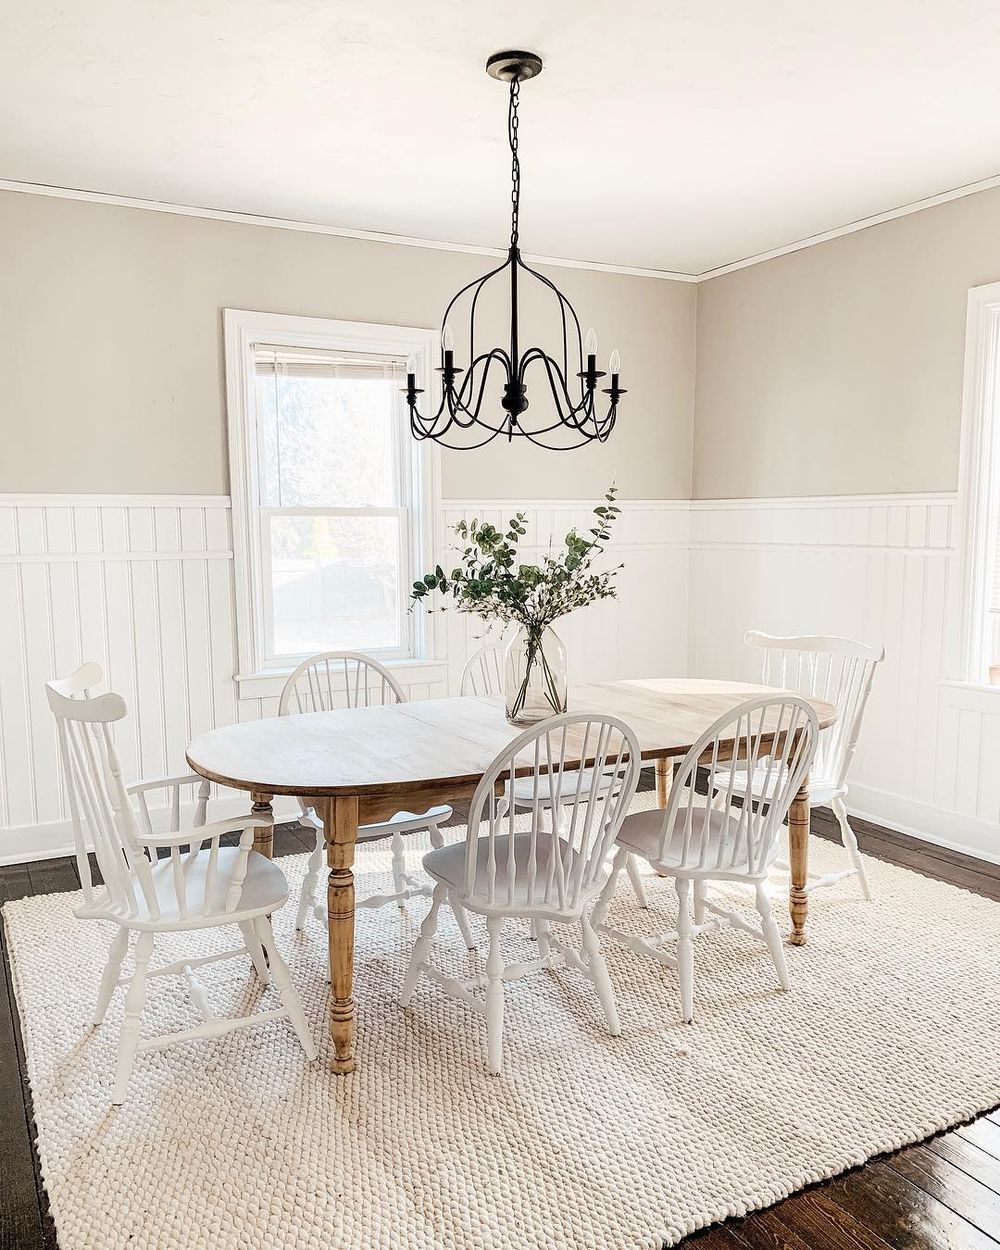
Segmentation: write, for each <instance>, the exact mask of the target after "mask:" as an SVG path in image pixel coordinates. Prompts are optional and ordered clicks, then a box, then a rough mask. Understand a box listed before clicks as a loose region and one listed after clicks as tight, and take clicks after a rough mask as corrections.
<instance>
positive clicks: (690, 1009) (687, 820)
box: [593, 695, 819, 1023]
mask: <svg viewBox="0 0 1000 1250" xmlns="http://www.w3.org/2000/svg"><path fill="white" fill-rule="evenodd" d="M818 735H819V722H818V719H817V717H816V713H815V711H814V710H813V708H812V707H811V706H810V704H809V703H807V702H806V701H805V699H802V698H800V697H798V696H795V695H768V696H765V697H763V698H757V699H750V700H748V701H747V702H745V703H742V704H740V706H739V707H736V708H734V709H732V710H731V711H729V712H726V713H725V714H724V715H723V716H720V717H719V719H718V720H717V721H716V722H715V724H714V725H710V726H709V728H708V729H706V730H705V732H704V733H703V734H702V735H701V737H700V738H699V739H698V741H697V742H695V743H694V744H693V745H692V747H691V749H690V750H689V751H688V753H687V755H686V756H685V757H684V760H683V762H682V764H681V766H680V768H679V769H678V772H677V777H676V782H675V785H674V786H673V788H672V789H671V791H670V796H669V798H668V800H667V806H666V807H665V808H664V809H663V810H662V811H661V810H654V811H649V812H634V813H633V814H632V815H630V816H626V817H625V820H624V821H623V823H622V826H621V829H620V830H619V832H618V839H617V842H618V849H617V851H616V854H615V859H614V866H613V869H612V873H611V877H610V878H609V880H608V883H607V886H606V887H605V889H604V892H603V893H602V895H601V897H600V900H599V901H598V903H597V906H596V907H595V908H594V916H593V921H594V924H595V926H596V927H598V928H599V929H601V931H602V932H605V933H608V934H610V936H611V937H612V938H614V940H615V941H617V942H619V943H621V944H622V945H623V946H627V947H629V949H631V950H633V951H635V952H636V953H637V954H640V955H648V956H650V957H651V958H653V959H655V960H656V961H657V962H659V963H661V964H665V965H666V966H668V967H671V968H676V969H677V973H678V979H679V981H680V998H681V1019H682V1020H683V1021H684V1022H685V1023H690V1021H691V1020H692V1018H693V1015H694V939H695V938H696V937H698V936H699V935H701V934H702V933H707V932H710V931H712V930H715V929H719V928H721V927H722V926H723V924H729V925H731V926H732V927H734V928H737V929H743V930H745V931H746V932H747V933H751V934H753V935H754V936H755V937H759V938H761V939H762V940H763V941H764V942H765V943H766V945H767V949H768V951H769V952H770V954H771V959H772V960H773V961H774V967H775V970H776V971H777V973H778V980H779V982H780V984H781V988H782V989H784V990H787V989H789V988H790V985H789V980H788V969H787V967H786V965H785V953H784V949H783V947H782V944H781V934H780V932H779V931H778V926H777V923H776V922H775V919H774V916H773V915H772V913H771V904H770V899H769V898H768V894H767V874H768V868H769V867H770V864H771V863H772V861H773V859H774V857H775V855H776V854H777V850H778V835H779V833H780V832H781V827H782V824H783V822H784V820H785V817H786V816H787V814H788V810H789V808H790V807H791V805H792V801H793V800H794V798H795V796H796V794H797V793H798V789H799V786H800V785H801V784H802V782H803V780H804V779H805V776H806V773H807V772H808V770H809V766H810V763H811V761H812V758H813V755H814V753H815V750H816V741H817V737H818ZM726 744H731V746H727V745H726ZM730 753H731V755H732V757H733V758H737V759H745V760H746V761H747V764H748V771H737V770H735V769H732V768H730V767H729V766H728V765H724V764H723V762H722V760H723V758H724V757H728V756H729V755H730ZM699 765H700V766H701V767H706V766H707V768H708V774H709V785H710V786H712V787H713V790H710V793H712V792H713V791H714V792H717V793H719V795H720V797H721V798H722V799H723V800H724V801H723V802H722V803H720V804H718V805H716V806H701V805H696V804H694V803H692V802H691V801H690V799H691V797H692V796H693V794H694V783H695V779H696V777H697V773H698V768H699ZM758 765H760V766H761V767H762V768H763V773H760V774H758V771H757V770H758ZM751 777H757V782H758V783H759V784H757V783H754V784H751V781H750V778H751ZM629 855H639V856H641V857H642V858H643V859H645V860H646V861H647V862H648V863H649V864H650V865H651V866H652V868H653V869H654V870H655V871H656V872H657V873H658V874H659V875H660V876H664V877H673V878H674V882H675V885H676V888H677V902H678V911H677V928H676V930H674V931H673V932H670V933H665V934H662V935H658V936H655V937H652V938H648V937H642V936H638V935H636V934H632V933H623V932H621V931H620V930H617V929H613V928H611V927H610V926H607V925H606V924H605V921H606V918H607V914H608V909H609V907H610V905H611V899H612V897H613V895H614V891H615V885H616V883H617V879H618V875H619V873H620V871H621V869H622V868H623V867H624V866H625V863H626V862H627V859H628V857H629ZM711 881H744V882H747V883H749V884H751V885H753V886H754V898H755V902H756V906H757V911H758V913H759V915H760V919H761V928H759V929H758V928H756V927H755V926H754V925H752V924H750V923H749V922H748V921H746V920H745V919H744V918H743V917H742V916H741V915H739V914H738V913H737V912H734V911H732V910H731V909H728V908H725V907H722V906H721V905H719V904H718V903H715V902H713V901H711V899H710V898H709V897H708V893H707V889H708V883H709V882H711ZM692 886H693V895H694V898H693V904H694V908H693V923H692V910H691V903H692V898H691V895H692ZM709 912H711V913H712V919H706V916H707V913H709ZM672 942H676V943H677V955H676V957H675V956H673V955H671V954H669V953H668V952H667V951H666V950H665V949H664V947H665V946H666V945H667V944H668V943H672Z"/></svg>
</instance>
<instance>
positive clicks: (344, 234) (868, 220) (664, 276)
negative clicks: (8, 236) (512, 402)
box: [0, 174, 1000, 283]
mask: <svg viewBox="0 0 1000 1250" xmlns="http://www.w3.org/2000/svg"><path fill="white" fill-rule="evenodd" d="M998 186H1000V174H996V175H993V176H992V177H990V178H982V179H980V180H979V181H978V182H969V183H966V184H965V185H964V186H961V187H955V188H953V189H952V190H950V191H942V192H941V193H940V194H939V195H931V196H928V197H927V198H925V199H922V200H914V201H913V202H912V203H910V204H902V205H900V206H899V207H897V208H890V209H887V210H886V211H885V212H883V213H875V214H873V215H872V216H870V217H859V218H858V220H857V221H851V222H848V223H847V224H846V225H843V226H835V227H833V228H832V229H830V230H825V231H823V232H822V233H820V234H811V235H807V236H806V237H805V238H804V239H796V240H795V241H794V242H792V243H785V244H782V245H781V246H780V247H774V248H771V249H770V250H769V251H766V252H756V253H754V254H753V255H751V256H745V257H743V258H742V259H741V260H734V261H730V262H728V263H727V264H725V265H718V266H716V267H715V268H714V269H705V270H702V272H701V273H682V272H680V271H677V270H670V269H655V268H653V269H650V268H645V267H643V266H640V265H612V264H608V263H607V262H605V261H597V260H578V259H575V258H572V257H568V256H541V255H538V254H537V253H533V252H526V253H525V255H524V259H525V260H526V261H529V262H530V263H531V264H535V265H550V266H553V267H554V268H558V269H586V270H591V271H593V272H595V273H614V274H622V275H624V276H626V277H633V278H656V279H659V280H660V281H665V282H691V283H699V282H710V281H711V280H712V279H713V278H721V277H723V276H724V275H725V274H727V273H736V272H737V271H738V270H740V269H749V268H750V267H751V266H753V265H760V264H763V263H764V261H768V260H777V259H778V258H779V257H781V256H788V255H791V254H792V253H793V252H801V251H805V250H806V249H807V248H810V247H816V246H817V245H818V244H820V243H829V242H830V241H831V240H832V239H840V238H843V237H844V235H848V234H856V233H857V232H858V231H859V230H867V229H868V228H869V227H871V226H880V225H882V224H883V223H884V222H887V221H895V220H896V218H897V217H908V216H910V214H911V213H920V212H923V211H924V209H927V208H935V207H936V206H937V205H939V204H947V203H950V202H951V201H952V200H960V199H964V198H965V197H966V196H968V195H976V194H977V193H978V192H980V191H990V190H992V189H993V188H994V187H998ZM0 191H12V192H14V193H16V194H19V195H42V196H46V197H48V198H51V199H60V200H82V201H83V202H85V203H88V204H109V205H111V206H113V207H116V208H135V209H140V210H143V211H145V212H151V213H169V214H172V215H174V216H178V217H198V218H202V219H204V220H207V221H226V222H233V223H234V224H236V225H244V226H265V227H268V228H270V229H273V230H298V231H303V232H305V233H307V234H327V235H333V236H335V237H337V238H342V239H359V240H361V241H362V242H366V243H389V244H393V245H396V246H399V247H426V248H430V249H432V250H434V251H439V252H462V253H464V254H466V255H470V256H489V257H499V258H502V257H504V256H505V255H506V249H504V248H495V247H480V246H476V245H475V244H472V243H455V242H450V241H447V240H443V239H420V238H415V237H412V236H410V235H402V234H387V233H384V232H380V231H378V230H356V229H350V228H348V227H345V226H331V225H325V224H323V223H322V222H315V221H296V220H295V219H293V218H288V217H265V216H261V215H259V214H254V213H237V212H232V211H230V210H228V209H221V208H202V207H199V206H198V205H194V204H171V203H168V202H166V201H162V200H143V199H138V198H136V197H134V196H127V195H112V194H110V193H106V192H102V191H86V190H83V189H81V188H78V187H57V186H50V185H47V184H45V183H40V182H18V181H16V180H13V179H9V178H0Z"/></svg>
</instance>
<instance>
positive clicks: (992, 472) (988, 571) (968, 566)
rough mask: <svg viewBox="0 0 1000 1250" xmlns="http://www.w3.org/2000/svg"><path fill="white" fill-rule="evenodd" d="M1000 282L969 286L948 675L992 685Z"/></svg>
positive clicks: (999, 510) (999, 488)
mask: <svg viewBox="0 0 1000 1250" xmlns="http://www.w3.org/2000/svg"><path fill="white" fill-rule="evenodd" d="M998 494H1000V282H992V283H989V284H988V285H986V286H978V287H973V288H972V289H971V290H970V291H969V301H968V312H967V317H966V331H965V380H964V388H963V397H962V441H961V452H960V460H959V490H958V518H957V519H958V531H957V532H958V543H957V550H956V553H955V554H956V560H955V580H954V583H953V585H954V587H955V591H954V593H955V600H954V601H955V603H956V604H957V606H958V607H959V611H958V612H956V613H955V619H956V628H955V630H954V633H953V637H952V644H951V653H952V654H951V662H950V664H949V669H950V670H951V675H952V682H950V683H948V684H961V685H972V686H976V687H980V688H982V689H983V690H985V691H990V692H994V693H995V694H996V695H997V697H998V698H1000V687H998V686H990V685H989V684H988V683H987V666H988V664H989V662H990V660H989V652H988V647H989V641H990V640H989V601H990V584H991V578H992V557H993V554H994V545H995V543H996V534H997V524H998V521H1000V502H998Z"/></svg>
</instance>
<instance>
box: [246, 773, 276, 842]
mask: <svg viewBox="0 0 1000 1250" xmlns="http://www.w3.org/2000/svg"><path fill="white" fill-rule="evenodd" d="M250 797H251V798H252V799H253V814H254V815H255V816H267V817H268V819H269V820H270V821H271V823H270V824H269V825H268V826H267V828H266V829H255V830H254V835H253V849H254V850H255V851H259V852H260V854H261V855H263V856H265V858H267V859H273V858H274V811H273V810H272V808H271V798H272V796H271V795H270V794H267V793H266V792H265V791H263V790H251V792H250Z"/></svg>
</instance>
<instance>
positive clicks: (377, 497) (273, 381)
mask: <svg viewBox="0 0 1000 1250" xmlns="http://www.w3.org/2000/svg"><path fill="white" fill-rule="evenodd" d="M433 339H434V336H433V333H432V332H429V331H424V330H409V329H405V328H402V327H387V326H373V325H361V324H355V323H345V322H331V321H323V320H315V319H313V318H300V317H279V316H271V317H269V316H266V315H264V314H259V313H243V312H237V311H234V310H227V312H226V356H227V392H228V400H229V421H230V431H229V433H230V465H231V474H232V495H233V546H234V556H235V559H236V584H237V632H238V641H239V650H240V668H241V672H242V673H243V674H244V675H254V674H256V675H261V674H267V673H272V674H273V673H280V672H287V671H288V670H290V669H291V668H292V667H294V665H295V664H297V663H298V661H299V660H301V659H302V658H304V657H305V656H307V655H311V654H313V653H315V652H317V651H332V650H355V651H365V652H368V653H369V654H372V655H376V656H378V657H379V658H380V659H383V660H387V661H393V660H399V661H402V660H410V659H413V658H422V657H424V656H426V655H428V654H429V650H430V648H429V640H428V639H427V637H426V636H424V634H423V632H422V629H423V628H424V627H423V625H422V620H421V618H419V617H418V616H416V614H413V615H411V614H410V613H409V611H408V608H409V588H410V584H411V583H412V582H413V580H414V578H415V576H416V575H417V574H418V573H420V572H422V571H423V566H424V564H425V563H426V561H427V559H428V558H429V551H430V547H431V542H430V537H431V519H432V517H433V515H434V507H433V504H434V495H435V491H434V481H435V478H436V466H435V463H434V462H433V449H431V448H428V447H427V445H426V444H420V443H416V442H415V441H414V440H413V438H412V436H411V434H410V431H409V424H408V421H407V419H406V413H405V403H404V399H403V395H402V388H403V386H404V385H405V373H406V369H407V362H408V361H415V362H416V367H417V369H418V371H419V372H420V373H421V374H422V375H423V377H422V381H421V384H422V385H425V386H426V385H427V381H426V378H427V374H428V372H429V370H428V368H427V366H428V363H429V360H430V349H431V345H432V343H433Z"/></svg>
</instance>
